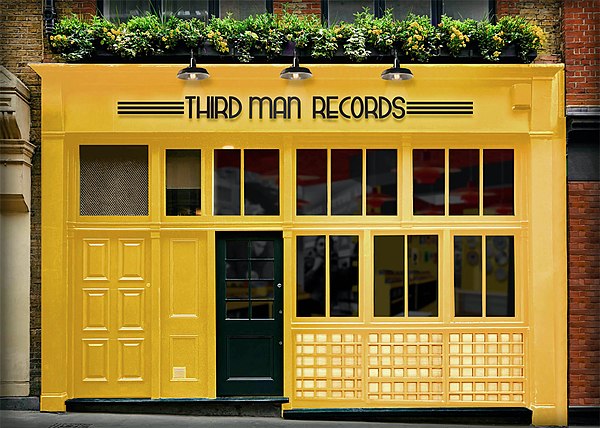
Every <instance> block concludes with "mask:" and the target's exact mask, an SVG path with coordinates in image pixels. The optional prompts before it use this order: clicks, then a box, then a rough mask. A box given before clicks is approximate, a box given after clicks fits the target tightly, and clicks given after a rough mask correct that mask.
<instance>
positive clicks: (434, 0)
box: [212, 0, 496, 25]
mask: <svg viewBox="0 0 600 428" xmlns="http://www.w3.org/2000/svg"><path fill="white" fill-rule="evenodd" d="M212 1H216V0H212ZM430 5H431V7H430V10H431V23H432V24H433V25H438V24H439V23H440V22H441V21H442V15H443V13H444V0H430ZM385 9H386V0H373V8H372V10H373V13H374V15H375V16H376V17H378V18H380V17H382V16H383V13H384V11H385ZM488 13H489V17H490V21H491V22H492V23H494V22H496V1H495V0H488ZM321 20H322V21H323V22H329V0H321Z"/></svg>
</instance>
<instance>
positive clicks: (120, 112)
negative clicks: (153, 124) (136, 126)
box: [118, 110, 184, 114]
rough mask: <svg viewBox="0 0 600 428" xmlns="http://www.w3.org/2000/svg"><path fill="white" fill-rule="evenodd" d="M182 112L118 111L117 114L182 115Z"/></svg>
mask: <svg viewBox="0 0 600 428" xmlns="http://www.w3.org/2000/svg"><path fill="white" fill-rule="evenodd" d="M183 113H184V111H183V110H178V111H173V110H168V111H158V110H152V111H135V110H125V111H119V112H118V114H183Z"/></svg>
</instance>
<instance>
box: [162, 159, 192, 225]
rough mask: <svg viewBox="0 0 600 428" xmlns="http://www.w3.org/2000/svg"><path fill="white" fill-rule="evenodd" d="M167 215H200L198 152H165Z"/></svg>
mask: <svg viewBox="0 0 600 428" xmlns="http://www.w3.org/2000/svg"><path fill="white" fill-rule="evenodd" d="M166 158H167V173H166V182H167V215H200V214H201V212H200V150H167V152H166Z"/></svg>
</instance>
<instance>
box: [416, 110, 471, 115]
mask: <svg viewBox="0 0 600 428" xmlns="http://www.w3.org/2000/svg"><path fill="white" fill-rule="evenodd" d="M406 114H473V111H472V110H464V111H456V110H452V111H443V110H431V111H422V110H419V111H410V110H409V111H408V112H407V113H406Z"/></svg>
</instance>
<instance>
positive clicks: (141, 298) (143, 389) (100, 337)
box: [71, 231, 151, 398]
mask: <svg viewBox="0 0 600 428" xmlns="http://www.w3.org/2000/svg"><path fill="white" fill-rule="evenodd" d="M149 244H150V240H149V239H148V235H147V234H145V233H135V232H134V233H132V232H126V233H124V232H121V231H119V232H117V231H104V232H94V233H90V232H86V233H76V234H75V241H74V264H73V276H72V281H73V282H72V283H73V293H72V297H71V299H72V308H73V318H74V323H73V330H74V331H73V335H74V340H73V342H72V343H73V348H74V349H73V352H72V353H71V355H72V356H73V359H74V361H73V368H74V370H73V386H74V397H76V398H79V397H150V373H151V349H150V348H151V347H150V334H149V332H150V321H151V300H150V287H151V284H150V277H149V274H150V253H149V252H150V248H149Z"/></svg>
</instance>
